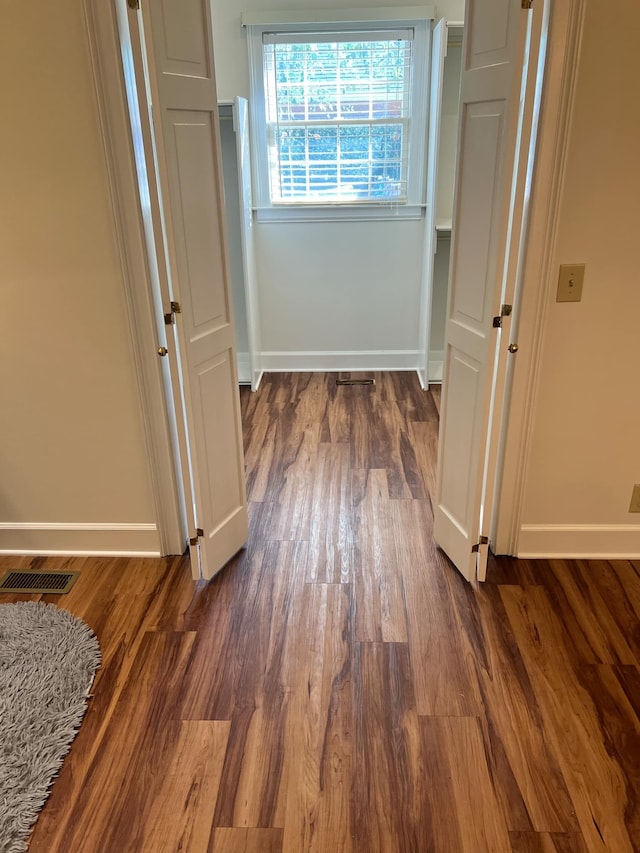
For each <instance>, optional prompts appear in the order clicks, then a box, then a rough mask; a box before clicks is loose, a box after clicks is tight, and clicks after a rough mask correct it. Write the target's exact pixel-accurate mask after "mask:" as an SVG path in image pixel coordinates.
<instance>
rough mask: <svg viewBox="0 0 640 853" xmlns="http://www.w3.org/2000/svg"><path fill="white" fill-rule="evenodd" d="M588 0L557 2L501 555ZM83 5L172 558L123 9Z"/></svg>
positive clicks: (508, 427) (172, 484)
mask: <svg viewBox="0 0 640 853" xmlns="http://www.w3.org/2000/svg"><path fill="white" fill-rule="evenodd" d="M585 2H586V0H570V2H569V3H567V4H556V3H554V4H552V20H551V27H550V32H551V38H550V50H549V55H548V59H547V73H546V88H545V94H544V98H543V114H542V118H541V122H540V129H539V143H538V144H539V151H538V161H537V165H536V170H535V175H534V181H533V203H532V207H531V213H530V228H529V233H530V238H529V245H528V251H527V257H526V259H525V261H524V264H525V266H524V274H523V305H522V312H521V319H520V329H519V333H518V343H519V346H520V352H519V353H518V360H517V364H516V366H515V370H514V377H513V387H512V389H511V392H510V393H509V394H508V395H507V400H506V405H505V409H504V413H503V419H502V425H503V426H502V429H503V460H504V461H503V464H502V465H501V467H500V470H503V471H504V476H503V477H502V479H501V480H499V482H498V483H497V488H498V490H499V492H498V496H497V501H496V503H495V504H494V506H495V520H496V523H495V528H494V529H495V542H494V543H493V545H494V550H495V551H496V552H497V553H507V554H517V546H518V532H519V524H520V513H521V506H522V501H523V497H524V487H525V483H526V467H527V464H528V457H529V449H530V447H529V445H530V434H531V429H532V424H533V419H534V415H535V397H536V389H537V385H538V377H539V365H540V360H541V355H542V342H543V337H544V325H545V319H546V305H547V295H548V292H549V289H550V287H551V286H552V278H553V275H552V273H553V271H552V270H551V263H552V260H553V255H554V247H555V231H556V226H557V221H558V217H559V206H560V200H561V195H562V187H563V182H564V173H565V168H566V156H567V147H568V141H569V128H570V123H571V115H572V106H573V100H574V91H575V83H576V78H577V66H578V59H579V53H580V41H581V33H582V22H583V18H584V6H585ZM83 4H84V12H85V19H86V26H87V34H88V43H89V49H90V54H91V61H92V66H93V73H94V80H95V86H96V95H97V111H98V115H99V121H100V126H101V131H102V137H103V144H104V149H105V163H106V168H107V174H108V180H109V185H110V190H111V205H112V212H113V218H114V232H115V238H116V241H117V250H118V253H119V256H120V261H121V270H122V280H123V289H124V297H125V303H126V306H127V313H128V319H129V331H130V335H131V341H132V351H133V358H134V365H135V370H136V377H137V381H138V386H139V391H140V393H139V397H140V408H141V417H142V423H143V426H144V434H145V442H146V447H147V455H148V463H149V476H150V483H151V486H152V489H153V494H154V500H155V506H156V515H157V526H158V532H159V536H160V541H161V547H162V552H163V554H169V553H182V552H183V550H184V547H185V545H186V539H187V536H188V531H187V530H186V524H185V520H184V513H183V511H182V507H181V499H182V498H181V495H182V489H181V485H180V480H179V474H178V473H177V470H176V461H175V452H174V444H173V438H172V426H171V421H170V415H169V403H168V399H167V394H166V389H165V386H164V379H163V375H162V368H161V364H160V359H159V358H158V356H157V354H156V350H157V347H158V346H160V345H162V341H161V340H160V339H159V336H158V328H157V316H156V312H155V310H154V305H153V298H152V285H151V280H150V272H149V267H148V263H147V256H146V243H145V234H144V223H143V219H142V215H141V211H140V202H139V197H138V186H137V179H136V170H135V161H134V156H133V148H132V142H131V128H130V125H129V117H128V112H127V102H126V92H125V88H124V83H123V79H122V72H121V59H120V53H119V43H118V30H117V24H116V17H115V8H114V4H113V2H112V0H106V2H105V0H83Z"/></svg>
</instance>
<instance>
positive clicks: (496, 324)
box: [493, 304, 513, 329]
mask: <svg viewBox="0 0 640 853" xmlns="http://www.w3.org/2000/svg"><path fill="white" fill-rule="evenodd" d="M512 311H513V305H506V304H503V305H501V306H500V314H499V316H497V317H494V318H493V328H494V329H501V328H502V318H503V317H510V316H511V312H512Z"/></svg>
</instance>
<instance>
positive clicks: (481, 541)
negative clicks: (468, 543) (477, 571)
mask: <svg viewBox="0 0 640 853" xmlns="http://www.w3.org/2000/svg"><path fill="white" fill-rule="evenodd" d="M488 544H489V537H488V536H481V537H480V538H479V540H478V544H477V545H474V546H473V548H472V549H471V553H472V554H475V553H477V552H478V551H479V550H480V546H481V545H488Z"/></svg>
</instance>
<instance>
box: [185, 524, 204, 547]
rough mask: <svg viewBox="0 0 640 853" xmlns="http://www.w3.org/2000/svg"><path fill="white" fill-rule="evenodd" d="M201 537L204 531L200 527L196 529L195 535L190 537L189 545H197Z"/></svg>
mask: <svg viewBox="0 0 640 853" xmlns="http://www.w3.org/2000/svg"><path fill="white" fill-rule="evenodd" d="M201 536H204V530H203V529H202V528H201V527H198V529H197V530H196V535H195V536H192V537H191V539H189V545H197V544H198V539H199V538H200V537H201Z"/></svg>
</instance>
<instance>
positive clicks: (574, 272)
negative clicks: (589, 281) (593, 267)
mask: <svg viewBox="0 0 640 853" xmlns="http://www.w3.org/2000/svg"><path fill="white" fill-rule="evenodd" d="M583 282H584V264H560V275H559V276H558V292H557V294H556V302H580V300H581V299H582V284H583Z"/></svg>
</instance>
